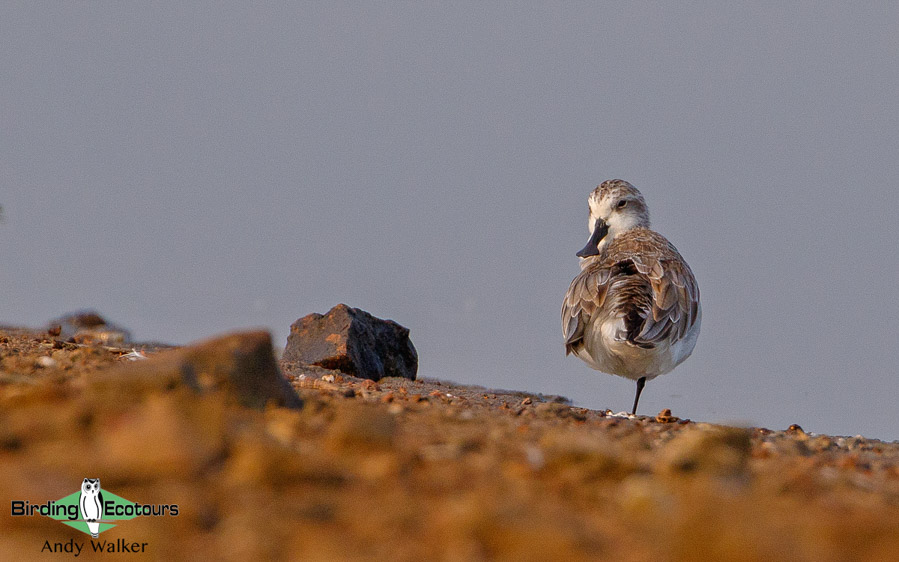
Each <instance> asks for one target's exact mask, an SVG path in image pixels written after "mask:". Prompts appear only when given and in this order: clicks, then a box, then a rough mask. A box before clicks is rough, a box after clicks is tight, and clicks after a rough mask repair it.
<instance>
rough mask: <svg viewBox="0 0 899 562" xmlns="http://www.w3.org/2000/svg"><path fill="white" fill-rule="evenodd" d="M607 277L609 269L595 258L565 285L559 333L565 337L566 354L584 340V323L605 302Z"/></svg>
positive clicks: (607, 286)
mask: <svg viewBox="0 0 899 562" xmlns="http://www.w3.org/2000/svg"><path fill="white" fill-rule="evenodd" d="M611 278H612V271H611V269H610V268H608V267H605V266H604V264H603V263H601V262H598V261H597V262H596V263H594V264H592V265H590V266H588V267H587V268H586V269H584V270H583V271H581V272H580V273H579V274H578V275H577V277H575V278H574V280H573V281H572V282H571V285H570V286H569V287H568V292H567V293H566V294H565V300H564V301H562V335H563V336H564V337H565V354H566V355H568V354H569V353H571V352H573V351H574V350H575V349H576V348H577V347H578V346H579V345H580V344H581V342H582V340H583V339H584V329H585V328H586V326H587V323H588V322H590V318H591V317H592V316H593V313H594V312H596V310H598V309H599V308H600V307H602V305H603V302H605V299H606V293H607V292H608V290H609V281H610V280H611Z"/></svg>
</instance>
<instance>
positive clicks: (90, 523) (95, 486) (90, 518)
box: [78, 478, 103, 538]
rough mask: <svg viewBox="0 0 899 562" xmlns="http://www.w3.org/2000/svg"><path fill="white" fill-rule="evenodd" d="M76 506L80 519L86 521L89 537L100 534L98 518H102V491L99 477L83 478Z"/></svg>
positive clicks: (95, 536)
mask: <svg viewBox="0 0 899 562" xmlns="http://www.w3.org/2000/svg"><path fill="white" fill-rule="evenodd" d="M78 506H79V507H80V508H81V519H83V520H84V521H85V522H86V523H87V528H88V530H90V532H91V537H92V538H97V537H98V536H99V535H100V520H101V519H103V493H102V492H100V479H99V478H85V479H84V482H82V483H81V496H80V497H79V498H78Z"/></svg>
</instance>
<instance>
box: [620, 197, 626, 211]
mask: <svg viewBox="0 0 899 562" xmlns="http://www.w3.org/2000/svg"><path fill="white" fill-rule="evenodd" d="M625 207H627V199H624V200H622V201H619V202H618V208H619V209H623V208H625Z"/></svg>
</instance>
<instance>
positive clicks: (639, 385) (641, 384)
mask: <svg viewBox="0 0 899 562" xmlns="http://www.w3.org/2000/svg"><path fill="white" fill-rule="evenodd" d="M645 385H646V377H640V378H639V379H637V396H635V397H634V411H633V412H631V415H632V416H636V415H637V402H639V401H640V393H641V392H643V387H644V386H645Z"/></svg>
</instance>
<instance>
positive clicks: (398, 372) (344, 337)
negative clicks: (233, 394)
mask: <svg viewBox="0 0 899 562" xmlns="http://www.w3.org/2000/svg"><path fill="white" fill-rule="evenodd" d="M283 358H284V360H285V361H296V362H299V363H307V364H311V365H318V366H320V367H324V368H326V369H336V370H339V371H343V372H344V373H347V374H350V375H353V376H356V377H360V378H364V379H370V380H375V381H377V380H380V379H381V378H382V377H403V378H407V379H411V380H415V375H416V373H417V372H418V353H416V351H415V346H413V345H412V342H411V341H410V340H409V330H408V329H407V328H404V327H402V326H400V325H399V324H397V323H396V322H394V321H392V320H381V319H380V318H375V317H374V316H372V315H371V314H369V313H367V312H365V311H364V310H360V309H358V308H350V307H348V306H347V305H345V304H338V305H337V306H335V307H334V308H332V309H331V310H329V311H328V313H327V314H324V315H322V314H310V315H308V316H304V317H303V318H300V319H299V320H297V321H296V322H294V323H293V325H291V326H290V335H289V336H288V337H287V347H286V348H284V357H283Z"/></svg>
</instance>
